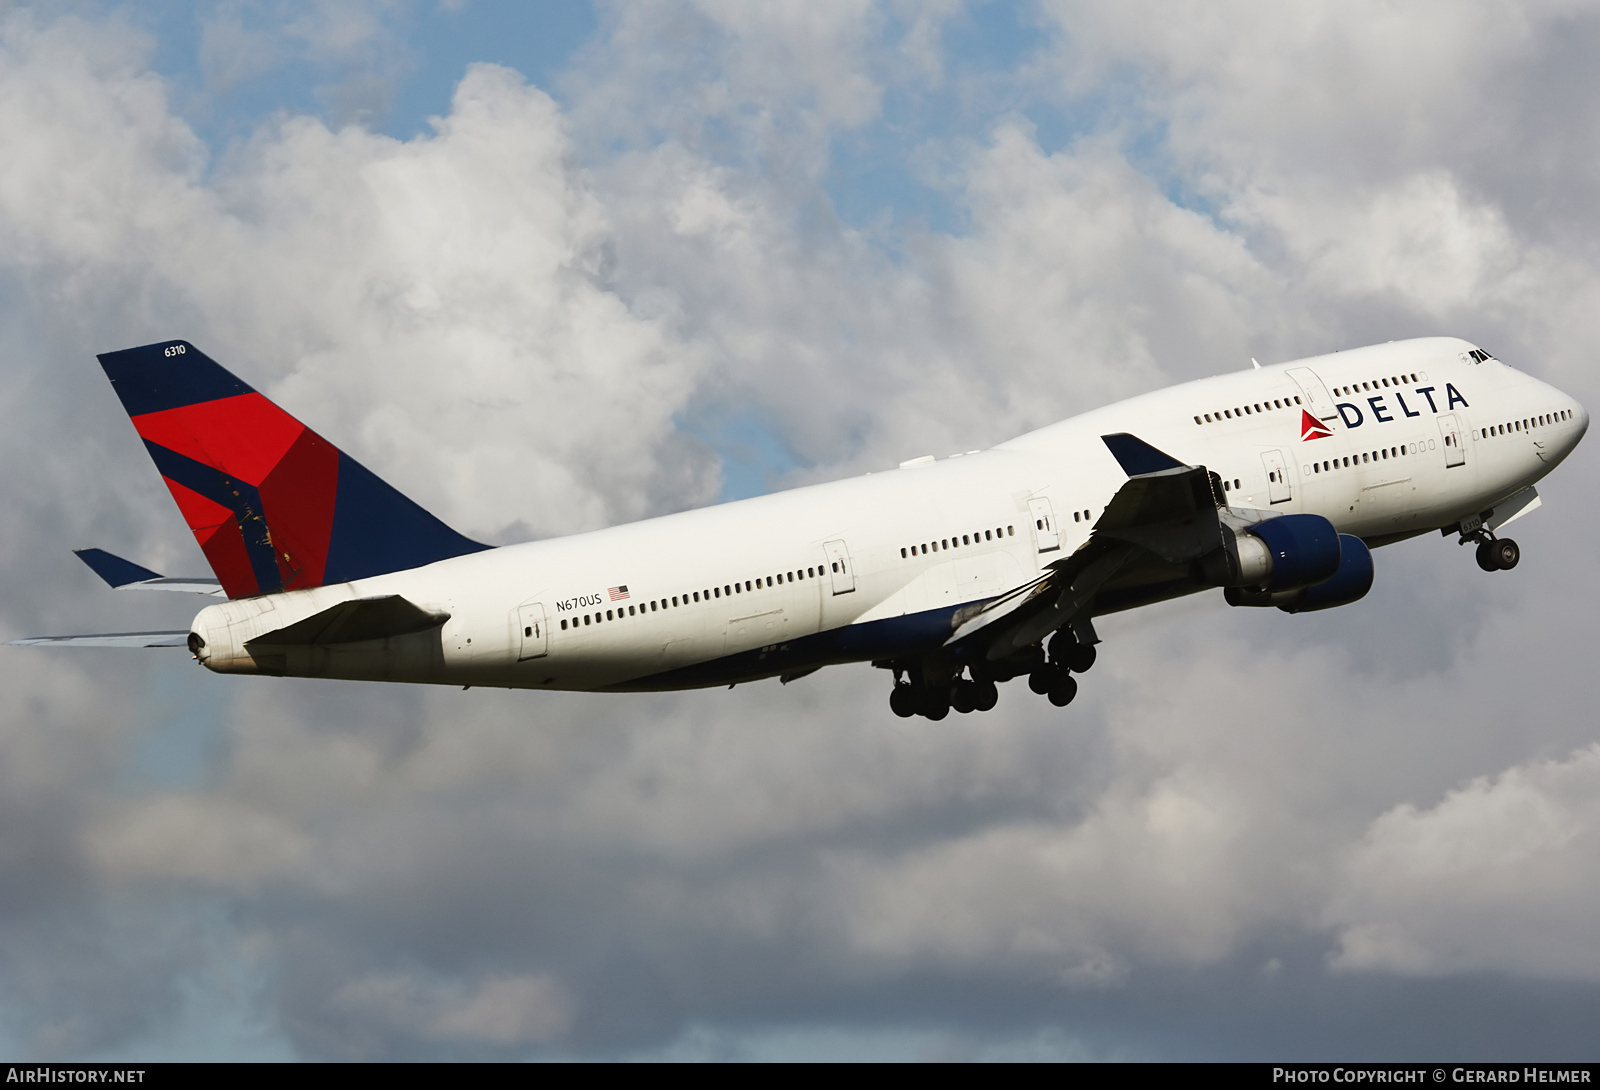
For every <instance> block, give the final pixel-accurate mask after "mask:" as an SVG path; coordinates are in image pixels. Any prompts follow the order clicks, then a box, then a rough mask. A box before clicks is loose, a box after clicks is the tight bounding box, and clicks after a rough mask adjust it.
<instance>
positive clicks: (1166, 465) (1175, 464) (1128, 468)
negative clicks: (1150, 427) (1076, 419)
mask: <svg viewBox="0 0 1600 1090" xmlns="http://www.w3.org/2000/svg"><path fill="white" fill-rule="evenodd" d="M1100 441H1101V442H1103V443H1104V444H1105V445H1106V448H1107V449H1108V450H1110V451H1111V456H1112V457H1114V458H1115V459H1116V460H1117V464H1118V465H1120V466H1122V472H1124V473H1126V474H1127V475H1128V476H1130V477H1138V476H1140V475H1142V474H1145V473H1160V472H1161V471H1162V470H1164V469H1184V468H1186V467H1185V466H1184V464H1183V463H1182V462H1180V461H1178V460H1177V459H1176V458H1174V457H1173V456H1172V455H1170V454H1166V453H1163V452H1162V451H1159V450H1157V449H1156V448H1155V447H1153V446H1151V445H1150V444H1149V443H1146V442H1145V441H1144V440H1143V439H1140V438H1139V437H1138V436H1136V435H1129V434H1128V433H1127V432H1125V431H1119V432H1117V433H1116V434H1115V435H1102V436H1101V437H1100Z"/></svg>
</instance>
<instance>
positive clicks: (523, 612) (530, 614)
mask: <svg viewBox="0 0 1600 1090" xmlns="http://www.w3.org/2000/svg"><path fill="white" fill-rule="evenodd" d="M517 624H518V626H519V627H518V630H517V639H518V640H519V641H520V642H519V644H518V650H517V661H518V662H522V661H524V660H526V659H537V658H543V657H544V656H545V654H546V646H545V630H544V606H543V605H541V604H540V603H538V602H528V603H526V604H525V605H520V606H518V607H517Z"/></svg>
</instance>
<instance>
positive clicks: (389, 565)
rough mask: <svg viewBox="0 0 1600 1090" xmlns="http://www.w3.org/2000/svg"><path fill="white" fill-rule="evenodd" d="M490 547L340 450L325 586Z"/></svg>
mask: <svg viewBox="0 0 1600 1090" xmlns="http://www.w3.org/2000/svg"><path fill="white" fill-rule="evenodd" d="M488 548H490V546H488V545H485V544H483V543H482V542H478V541H473V540H472V539H471V538H469V537H464V536H462V535H461V534H458V533H456V532H455V531H454V530H452V529H450V527H448V526H446V525H445V524H444V523H442V522H440V521H439V520H438V519H437V518H435V517H434V516H432V515H430V514H429V513H428V512H427V511H426V510H424V509H423V508H422V507H420V506H418V505H417V504H416V503H415V502H413V501H412V500H410V499H407V498H406V497H405V496H404V495H402V494H401V493H399V492H397V491H395V489H394V488H392V487H391V486H389V485H388V484H385V483H384V482H383V480H382V479H381V478H379V477H378V476H377V475H376V474H375V473H373V472H372V471H371V470H369V469H367V468H366V467H365V466H363V465H362V464H361V463H360V462H358V461H356V460H355V459H354V458H352V457H350V456H349V455H348V454H345V453H343V452H342V451H341V452H340V454H339V492H338V504H337V506H336V507H335V508H334V514H333V539H332V540H331V541H330V542H329V543H328V566H327V568H326V569H325V570H324V572H323V576H322V579H323V582H324V583H343V582H347V581H349V580H351V579H364V578H366V577H367V576H371V575H384V574H386V573H388V572H396V571H406V570H408V569H410V568H420V567H422V565H424V564H432V563H434V562H435V561H439V560H448V559H450V558H451V557H453V556H465V555H466V554H467V553H476V552H482V551H483V550H484V549H488Z"/></svg>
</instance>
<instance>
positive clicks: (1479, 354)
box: [1467, 348, 1494, 363]
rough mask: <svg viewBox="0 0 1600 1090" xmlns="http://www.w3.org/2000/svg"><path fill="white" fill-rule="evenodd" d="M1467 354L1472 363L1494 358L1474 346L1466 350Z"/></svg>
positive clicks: (1484, 361) (1485, 361)
mask: <svg viewBox="0 0 1600 1090" xmlns="http://www.w3.org/2000/svg"><path fill="white" fill-rule="evenodd" d="M1467 355H1468V356H1469V357H1471V359H1472V362H1473V363H1487V362H1488V361H1489V360H1492V359H1494V357H1493V356H1491V355H1489V353H1487V352H1485V351H1484V350H1483V349H1481V348H1474V349H1473V350H1472V351H1471V352H1468V353H1467Z"/></svg>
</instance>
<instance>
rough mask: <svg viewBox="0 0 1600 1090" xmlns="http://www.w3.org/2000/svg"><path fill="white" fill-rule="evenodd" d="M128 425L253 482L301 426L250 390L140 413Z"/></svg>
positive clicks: (258, 481) (297, 434) (296, 436)
mask: <svg viewBox="0 0 1600 1090" xmlns="http://www.w3.org/2000/svg"><path fill="white" fill-rule="evenodd" d="M133 426H134V427H135V428H137V429H138V431H139V435H140V436H141V437H142V438H145V439H148V440H150V441H151V442H152V443H157V444H160V445H161V446H163V447H166V448H167V449H168V450H170V451H172V452H173V453H175V454H181V455H183V456H184V457H185V458H189V459H192V460H193V461H196V462H199V463H201V464H202V465H208V466H212V467H214V468H216V469H220V470H222V472H224V473H226V474H227V475H228V476H230V477H237V478H238V479H239V480H241V481H246V482H248V483H250V484H252V485H256V486H258V487H259V486H260V484H261V482H262V481H263V480H265V479H266V477H267V475H268V474H269V473H271V472H272V470H273V467H274V466H276V465H277V464H278V462H279V461H280V460H281V459H282V458H283V456H284V454H286V453H287V452H288V451H289V449H290V447H292V446H293V445H294V443H295V440H297V439H299V438H300V435H301V433H302V432H304V431H305V430H306V426H305V425H304V424H302V423H300V421H298V420H296V419H295V418H294V417H292V416H290V415H289V414H288V413H286V412H284V411H283V410H282V409H280V408H278V407H277V406H276V405H274V404H273V403H272V402H270V401H268V400H267V399H266V398H264V397H262V396H261V395H260V394H258V393H255V392H251V393H248V394H240V395H239V396H237V397H224V398H218V399H217V400H215V401H202V402H200V403H199V404H197V405H183V406H180V407H179V408H176V409H163V410H162V411H161V412H156V413H145V414H144V415H143V416H136V417H134V418H133Z"/></svg>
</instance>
